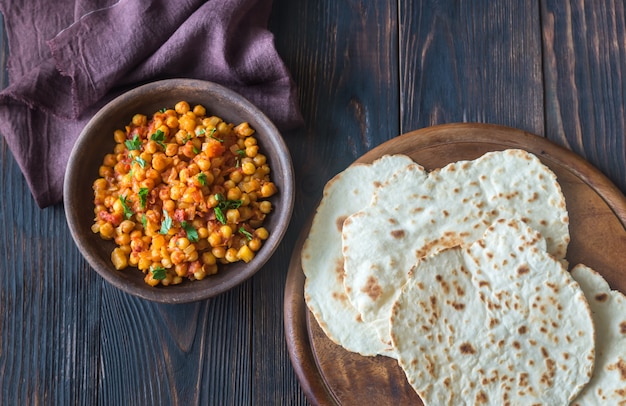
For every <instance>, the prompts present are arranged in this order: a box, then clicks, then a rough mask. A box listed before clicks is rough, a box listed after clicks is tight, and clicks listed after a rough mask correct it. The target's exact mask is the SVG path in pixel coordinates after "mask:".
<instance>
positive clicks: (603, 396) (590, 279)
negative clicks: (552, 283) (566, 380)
mask: <svg viewBox="0 0 626 406" xmlns="http://www.w3.org/2000/svg"><path fill="white" fill-rule="evenodd" d="M571 274H572V277H573V278H574V279H575V280H576V281H577V282H578V284H579V285H580V286H581V288H582V290H583V292H584V293H585V296H586V297H587V301H588V302H589V306H590V307H591V312H592V314H593V321H594V324H595V327H596V366H595V370H594V373H593V376H592V377H591V381H589V384H588V385H587V386H585V388H584V389H583V391H582V392H581V393H580V395H579V396H578V397H577V398H576V399H575V400H574V402H573V403H572V405H573V406H584V405H616V406H617V405H621V406H623V405H626V296H625V295H624V294H623V293H621V292H619V291H617V290H611V288H610V287H609V284H608V283H607V282H606V281H605V280H604V278H603V277H602V275H600V274H599V273H597V272H596V271H594V270H593V269H591V268H589V267H588V266H585V265H583V264H578V265H576V266H575V267H574V268H573V269H572V271H571Z"/></svg>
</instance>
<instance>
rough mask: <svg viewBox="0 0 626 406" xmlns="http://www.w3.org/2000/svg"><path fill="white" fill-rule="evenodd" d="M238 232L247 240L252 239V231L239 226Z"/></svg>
mask: <svg viewBox="0 0 626 406" xmlns="http://www.w3.org/2000/svg"><path fill="white" fill-rule="evenodd" d="M239 232H240V233H241V234H243V235H244V236H245V237H246V238H247V239H248V241H250V240H251V239H252V233H250V231H248V230H246V229H245V228H243V227H239Z"/></svg>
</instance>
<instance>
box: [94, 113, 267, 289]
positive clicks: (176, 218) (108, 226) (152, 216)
mask: <svg viewBox="0 0 626 406" xmlns="http://www.w3.org/2000/svg"><path fill="white" fill-rule="evenodd" d="M206 113H207V112H206V108H205V107H204V106H202V105H194V106H193V108H192V107H191V106H190V105H189V103H188V102H187V101H180V102H178V103H176V105H175V106H174V108H173V109H172V108H170V109H167V110H165V111H160V112H156V113H154V114H153V115H152V116H146V115H144V114H135V115H133V116H132V118H131V120H130V123H129V124H128V125H127V126H125V127H124V128H122V129H118V130H115V131H113V139H114V141H115V146H114V147H113V151H111V152H109V153H107V154H104V156H103V159H102V163H101V165H100V166H99V168H98V175H99V177H98V178H97V179H96V180H95V181H94V182H93V185H92V187H93V196H94V199H93V202H94V209H93V213H94V215H95V219H94V222H93V224H92V226H91V230H92V232H93V233H97V234H99V235H100V237H101V238H102V239H108V240H114V242H115V244H116V248H115V249H113V250H112V252H111V262H112V263H113V265H114V266H115V268H116V269H119V270H122V269H124V268H126V267H128V266H132V267H136V268H137V269H139V270H140V271H142V272H143V273H144V274H145V277H144V281H145V283H147V284H148V285H150V286H157V285H159V284H161V285H163V286H169V285H175V284H180V283H182V282H183V279H188V280H201V279H204V278H206V277H207V276H209V275H213V274H215V273H217V272H218V271H219V267H220V266H223V265H225V264H228V263H233V262H237V261H244V262H249V261H251V260H252V259H253V258H254V256H255V255H256V254H255V253H256V252H257V251H258V250H259V249H260V248H261V246H262V245H263V241H264V240H265V239H267V238H268V236H269V233H268V232H267V230H266V229H264V228H263V227H262V223H263V219H264V218H265V216H266V215H268V214H269V213H270V212H271V211H272V210H273V207H272V204H271V203H270V202H269V201H266V200H263V201H260V199H263V198H266V197H268V196H271V195H273V194H275V193H276V192H277V189H276V186H275V185H274V184H273V183H272V182H271V180H270V179H269V173H270V167H269V165H268V164H267V158H266V157H265V155H263V154H262V151H261V147H260V146H259V145H258V140H257V138H256V137H254V136H253V135H254V133H255V131H254V129H253V128H251V127H250V125H249V124H248V123H246V122H243V123H239V124H238V125H237V126H235V125H234V124H232V123H228V122H225V121H224V120H222V119H221V118H220V117H217V116H210V117H207V116H206ZM213 134H214V136H213V139H211V138H209V135H213ZM128 140H132V142H133V143H137V142H140V143H141V145H140V147H139V148H134V147H133V148H131V149H130V150H129V148H127V144H128V143H127V141H128ZM218 207H219V210H220V211H218ZM213 214H215V215H213ZM241 227H245V229H247V230H251V229H254V232H253V233H252V236H250V234H247V233H243V234H242V233H241V232H240V231H239V230H240V229H241ZM157 269H158V272H157V271H156V270H157Z"/></svg>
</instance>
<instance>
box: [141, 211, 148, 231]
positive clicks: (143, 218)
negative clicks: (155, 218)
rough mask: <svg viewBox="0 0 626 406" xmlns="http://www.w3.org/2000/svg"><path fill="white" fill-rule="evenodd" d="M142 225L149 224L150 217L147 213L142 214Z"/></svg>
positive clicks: (144, 226)
mask: <svg viewBox="0 0 626 406" xmlns="http://www.w3.org/2000/svg"><path fill="white" fill-rule="evenodd" d="M141 225H143V228H146V227H147V226H148V217H146V215H145V214H142V215H141Z"/></svg>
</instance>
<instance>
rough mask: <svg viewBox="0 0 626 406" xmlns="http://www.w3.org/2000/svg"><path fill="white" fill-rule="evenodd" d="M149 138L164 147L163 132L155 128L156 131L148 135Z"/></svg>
mask: <svg viewBox="0 0 626 406" xmlns="http://www.w3.org/2000/svg"><path fill="white" fill-rule="evenodd" d="M150 139H151V140H152V141H156V143H157V144H159V145H160V146H162V147H163V148H165V133H164V132H163V131H161V130H156V132H155V133H154V134H152V135H151V136H150Z"/></svg>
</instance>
